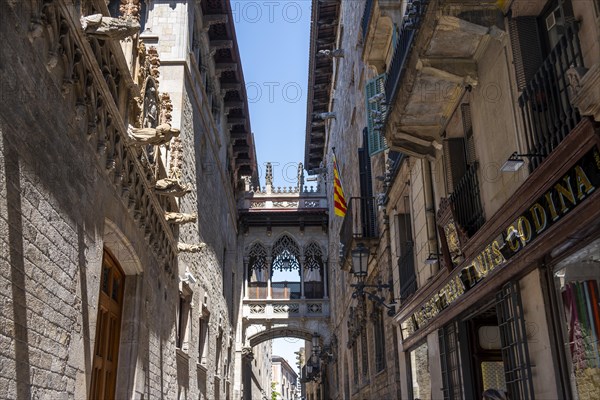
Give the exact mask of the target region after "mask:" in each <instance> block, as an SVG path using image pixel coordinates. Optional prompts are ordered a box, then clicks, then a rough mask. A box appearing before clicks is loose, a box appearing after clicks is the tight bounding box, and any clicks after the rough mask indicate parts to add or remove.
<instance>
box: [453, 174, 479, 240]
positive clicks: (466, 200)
mask: <svg viewBox="0 0 600 400" xmlns="http://www.w3.org/2000/svg"><path fill="white" fill-rule="evenodd" d="M450 201H451V202H452V205H453V206H454V212H455V217H456V220H457V222H458V223H459V224H460V226H461V227H462V228H463V229H464V230H466V231H467V234H468V235H469V237H470V236H473V234H474V233H475V232H477V230H478V229H479V228H481V226H482V225H483V223H484V222H485V214H484V212H483V206H482V205H481V197H480V191H479V181H478V180H477V163H473V164H471V165H470V166H469V167H468V168H467V172H466V173H465V175H464V176H463V177H462V178H461V179H460V180H459V181H458V184H457V185H456V186H455V187H454V192H453V193H452V194H451V195H450Z"/></svg>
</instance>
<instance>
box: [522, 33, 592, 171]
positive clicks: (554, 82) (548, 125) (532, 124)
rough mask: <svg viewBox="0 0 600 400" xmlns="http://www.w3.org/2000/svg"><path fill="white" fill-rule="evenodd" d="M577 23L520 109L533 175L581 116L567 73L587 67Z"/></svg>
mask: <svg viewBox="0 0 600 400" xmlns="http://www.w3.org/2000/svg"><path fill="white" fill-rule="evenodd" d="M578 32H579V26H578V24H577V23H575V24H570V25H567V26H566V27H565V34H564V35H563V36H562V38H561V39H560V41H559V42H558V44H557V45H556V46H555V47H554V49H552V51H551V52H550V54H549V55H548V57H547V58H546V60H545V61H544V63H543V64H542V66H541V67H540V68H539V70H538V71H537V72H536V73H535V75H534V76H533V78H532V79H531V81H529V82H528V83H527V86H526V87H525V88H524V89H523V93H522V94H521V96H520V97H519V106H520V108H521V113H522V116H523V123H524V125H525V137H526V140H527V148H528V151H527V153H528V154H535V155H539V156H540V157H532V159H531V162H530V163H529V169H530V172H531V171H533V170H534V169H535V168H537V167H538V166H539V165H540V164H541V163H542V161H543V158H544V157H545V156H547V155H549V154H550V153H551V152H552V151H553V150H554V149H555V148H556V147H557V146H558V145H559V144H560V142H562V141H563V140H564V139H565V137H566V136H567V135H568V134H569V132H571V130H572V129H573V128H575V126H576V125H577V123H578V122H579V121H580V120H581V116H580V115H579V112H578V111H577V109H576V108H575V107H574V106H573V105H572V104H571V102H570V100H569V94H568V87H569V80H568V78H567V70H568V69H569V68H570V67H572V66H574V67H583V58H582V55H581V47H580V45H579V37H578Z"/></svg>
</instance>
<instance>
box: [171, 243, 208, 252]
mask: <svg viewBox="0 0 600 400" xmlns="http://www.w3.org/2000/svg"><path fill="white" fill-rule="evenodd" d="M205 247H206V244H205V243H200V244H188V243H177V251H179V252H180V253H198V252H200V251H202V249H203V248H205Z"/></svg>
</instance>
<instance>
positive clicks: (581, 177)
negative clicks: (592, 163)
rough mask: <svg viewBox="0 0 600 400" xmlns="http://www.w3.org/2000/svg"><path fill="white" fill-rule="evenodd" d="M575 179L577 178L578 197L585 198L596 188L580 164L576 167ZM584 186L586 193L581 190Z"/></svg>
mask: <svg viewBox="0 0 600 400" xmlns="http://www.w3.org/2000/svg"><path fill="white" fill-rule="evenodd" d="M575 179H576V180H577V198H578V199H579V200H583V198H584V197H585V196H586V195H588V194H590V193H592V192H593V191H594V189H595V188H594V186H592V183H591V182H590V180H589V178H588V177H587V175H586V174H585V172H584V171H583V169H582V168H581V167H580V166H579V165H577V166H576V167H575ZM582 188H583V189H585V193H584V191H583V190H581V189H582Z"/></svg>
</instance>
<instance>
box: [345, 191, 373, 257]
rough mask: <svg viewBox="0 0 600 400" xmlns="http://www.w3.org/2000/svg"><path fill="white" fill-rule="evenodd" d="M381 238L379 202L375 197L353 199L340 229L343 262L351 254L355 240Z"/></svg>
mask: <svg viewBox="0 0 600 400" xmlns="http://www.w3.org/2000/svg"><path fill="white" fill-rule="evenodd" d="M377 237H379V234H378V232H377V201H376V199H375V198H374V197H352V198H350V199H349V201H348V207H347V209H346V216H345V217H344V221H343V222H342V227H341V229H340V241H341V244H342V252H341V258H342V259H341V262H342V263H343V262H344V261H345V260H346V258H347V257H348V255H349V254H350V251H351V247H352V241H353V240H361V239H364V240H368V239H375V238H377Z"/></svg>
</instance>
